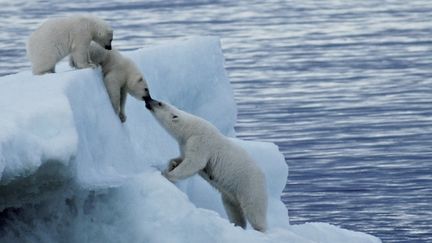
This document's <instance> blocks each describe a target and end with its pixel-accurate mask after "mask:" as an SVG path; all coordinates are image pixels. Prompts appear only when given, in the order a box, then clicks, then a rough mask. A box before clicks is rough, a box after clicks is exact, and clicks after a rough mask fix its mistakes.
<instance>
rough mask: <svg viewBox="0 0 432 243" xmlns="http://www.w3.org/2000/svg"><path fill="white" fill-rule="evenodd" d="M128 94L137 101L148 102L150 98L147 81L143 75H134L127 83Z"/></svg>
mask: <svg viewBox="0 0 432 243" xmlns="http://www.w3.org/2000/svg"><path fill="white" fill-rule="evenodd" d="M127 88H128V93H129V94H131V95H132V96H133V97H135V99H138V100H146V99H148V98H149V97H150V91H149V88H148V85H147V81H146V80H145V79H144V77H143V76H142V75H132V77H130V78H129V80H128V82H127Z"/></svg>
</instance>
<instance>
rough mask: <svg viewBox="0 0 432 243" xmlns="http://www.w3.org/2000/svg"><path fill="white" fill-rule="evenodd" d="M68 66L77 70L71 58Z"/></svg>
mask: <svg viewBox="0 0 432 243" xmlns="http://www.w3.org/2000/svg"><path fill="white" fill-rule="evenodd" d="M69 66H71V67H73V68H78V67H77V65H76V63H75V61H74V60H73V59H72V58H69Z"/></svg>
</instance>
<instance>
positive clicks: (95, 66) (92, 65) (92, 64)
mask: <svg viewBox="0 0 432 243" xmlns="http://www.w3.org/2000/svg"><path fill="white" fill-rule="evenodd" d="M89 67H91V68H92V69H95V68H97V65H96V64H94V63H89Z"/></svg>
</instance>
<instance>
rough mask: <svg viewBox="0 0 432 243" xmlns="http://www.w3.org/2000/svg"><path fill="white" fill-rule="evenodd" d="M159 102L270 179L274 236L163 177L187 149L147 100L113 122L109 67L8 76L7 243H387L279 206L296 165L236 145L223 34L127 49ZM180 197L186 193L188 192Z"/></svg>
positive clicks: (1, 133)
mask: <svg viewBox="0 0 432 243" xmlns="http://www.w3.org/2000/svg"><path fill="white" fill-rule="evenodd" d="M125 54H126V55H128V56H129V57H131V58H132V59H133V60H134V61H135V62H136V63H137V65H138V66H139V67H140V68H141V71H142V72H143V74H144V76H145V77H146V79H147V81H148V83H149V86H150V90H151V93H152V96H153V97H154V98H156V99H160V100H165V101H167V102H169V103H172V104H174V105H175V106H177V107H179V108H180V109H183V110H186V111H188V112H190V113H193V114H196V115H198V116H201V117H203V118H205V119H207V120H209V121H210V122H212V123H213V124H214V125H215V126H216V127H217V128H218V129H219V130H220V131H221V132H222V133H224V134H226V135H228V136H231V137H232V139H233V140H234V141H235V142H236V143H239V144H240V145H241V146H243V147H244V148H245V149H246V150H247V151H249V152H250V154H251V155H252V156H253V157H254V158H255V159H256V160H257V162H258V164H259V165H260V166H261V167H262V169H263V170H264V171H265V174H266V177H267V180H268V191H269V209H268V220H269V230H268V232H267V233H266V234H262V233H259V232H256V231H254V230H252V229H250V227H249V228H248V230H243V229H241V228H239V227H234V226H233V225H232V224H230V223H229V221H228V220H227V219H226V215H225V212H224V210H223V206H222V203H221V200H220V196H219V194H218V193H217V192H216V191H215V190H214V189H213V188H211V187H210V186H209V185H208V184H207V183H206V182H205V181H204V180H202V179H201V178H199V177H197V176H195V177H192V178H190V179H188V180H185V181H182V182H180V183H178V184H177V185H174V184H172V183H170V182H169V181H167V180H166V179H164V178H163V177H162V176H161V175H160V172H159V169H160V168H163V167H164V166H165V164H166V163H167V161H168V160H169V159H170V158H172V157H175V156H176V155H178V153H179V151H178V147H177V144H176V142H175V141H174V140H173V139H172V138H171V137H170V136H169V135H168V134H167V133H166V132H165V131H164V130H163V129H162V128H161V127H160V126H159V125H158V124H157V122H156V121H155V120H154V118H153V117H152V116H151V114H150V113H149V112H148V111H147V110H146V109H145V106H144V103H143V102H142V101H137V100H135V99H134V98H132V97H130V96H129V97H128V101H127V106H126V115H127V117H128V118H127V122H126V123H125V124H121V123H120V121H119V119H118V117H117V116H116V115H115V114H114V112H113V110H112V108H111V104H110V102H109V99H108V96H107V94H106V91H105V88H104V86H103V82H102V77H101V74H100V70H98V69H95V70H91V69H85V70H73V71H72V70H68V68H67V67H65V66H62V67H60V68H58V70H60V71H59V72H58V73H56V74H47V75H43V76H33V75H32V74H31V72H30V71H28V72H23V73H18V74H14V75H9V76H4V77H1V78H0V114H1V115H0V211H1V212H0V242H92V243H94V242H146V243H147V242H149V243H151V242H155V243H165V242H166V243H177V242H178V243H183V242H185V243H186V242H187V243H193V242H197V243H198V242H199V243H201V242H248V243H249V242H252V243H253V242H260V243H262V242H298V243H303V242H304V243H306V242H308V243H309V242H329V243H330V242H331V243H337V242H343V243H345V242H359V243H360V242H361V243H366V242H381V241H380V240H379V239H378V238H375V237H373V236H370V235H367V234H364V233H359V232H353V231H348V230H344V229H340V228H338V227H335V226H332V225H330V224H327V223H308V224H304V225H290V224H289V221H288V212H287V209H286V207H285V206H284V205H283V203H282V202H281V200H280V194H281V192H282V190H283V188H284V186H285V183H286V179H287V175H288V167H287V165H286V163H285V161H284V158H283V155H282V154H281V153H280V152H279V150H278V148H277V146H275V145H274V144H271V143H263V142H253V141H242V140H239V139H237V138H235V132H234V124H235V121H236V107H235V102H234V99H233V93H232V89H231V86H230V84H229V81H228V79H227V76H226V74H225V70H224V67H223V64H224V59H223V55H222V52H221V48H220V44H219V40H218V38H215V37H196V38H192V39H189V40H176V41H173V42H167V43H165V44H163V45H160V46H156V47H151V48H145V49H141V50H137V51H133V52H127V53H125ZM179 189H180V190H179Z"/></svg>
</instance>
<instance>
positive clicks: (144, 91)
mask: <svg viewBox="0 0 432 243" xmlns="http://www.w3.org/2000/svg"><path fill="white" fill-rule="evenodd" d="M90 59H91V61H92V62H93V63H94V64H96V65H100V66H101V68H102V74H103V81H104V84H105V87H106V89H107V92H108V96H109V98H110V100H111V104H112V106H113V108H114V111H115V113H116V114H117V115H118V116H119V118H120V121H121V122H125V121H126V115H125V104H126V96H127V93H129V94H131V95H132V96H133V97H135V98H136V99H138V100H145V99H147V97H150V93H149V89H148V85H147V81H146V80H145V79H144V77H143V75H142V74H141V72H140V71H139V69H138V67H137V66H136V65H135V63H134V62H133V61H132V60H131V59H129V58H127V57H125V56H123V55H122V54H120V52H119V51H117V50H116V49H112V50H110V51H107V50H105V49H104V48H102V47H100V46H99V45H97V44H94V43H91V44H90ZM69 63H70V65H71V66H72V67H76V63H75V62H74V59H73V58H70V60H69Z"/></svg>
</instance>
